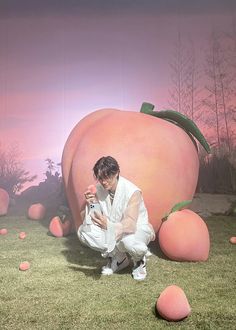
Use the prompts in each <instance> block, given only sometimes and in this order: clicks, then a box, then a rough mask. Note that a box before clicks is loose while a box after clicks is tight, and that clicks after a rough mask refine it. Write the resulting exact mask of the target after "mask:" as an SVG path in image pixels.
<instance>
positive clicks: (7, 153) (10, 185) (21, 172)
mask: <svg viewBox="0 0 236 330" xmlns="http://www.w3.org/2000/svg"><path fill="white" fill-rule="evenodd" d="M36 177H37V175H30V173H29V171H26V170H25V169H24V167H23V164H22V162H21V161H20V151H19V147H18V145H17V144H13V145H11V146H8V147H5V148H4V147H3V146H2V144H1V143H0V187H1V188H4V189H5V190H6V191H7V192H8V193H9V195H10V196H14V195H15V194H16V192H18V191H19V190H21V188H22V187H23V185H24V184H25V183H26V182H32V181H34V180H35V179H36Z"/></svg>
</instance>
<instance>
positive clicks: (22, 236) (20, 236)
mask: <svg viewBox="0 0 236 330" xmlns="http://www.w3.org/2000/svg"><path fill="white" fill-rule="evenodd" d="M19 238H20V239H25V238H26V233H25V232H24V231H21V232H20V233H19Z"/></svg>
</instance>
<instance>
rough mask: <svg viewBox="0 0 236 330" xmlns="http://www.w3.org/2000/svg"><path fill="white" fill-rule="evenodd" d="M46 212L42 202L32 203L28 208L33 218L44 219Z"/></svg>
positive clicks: (29, 214) (30, 217)
mask: <svg viewBox="0 0 236 330" xmlns="http://www.w3.org/2000/svg"><path fill="white" fill-rule="evenodd" d="M45 214H46V209H45V206H44V205H43V204H41V203H35V204H32V205H31V206H30V207H29V209H28V218H29V219H31V220H42V219H43V218H44V217H45Z"/></svg>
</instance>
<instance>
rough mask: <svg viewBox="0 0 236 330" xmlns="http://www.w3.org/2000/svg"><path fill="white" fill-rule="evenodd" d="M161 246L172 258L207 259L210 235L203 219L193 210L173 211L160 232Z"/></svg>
mask: <svg viewBox="0 0 236 330" xmlns="http://www.w3.org/2000/svg"><path fill="white" fill-rule="evenodd" d="M158 238H159V244H160V248H161V250H162V251H163V253H164V254H165V255H166V256H167V257H168V258H170V259H171V260H176V261H206V260H207V259H208V256H209V250H210V237H209V231H208V228H207V225H206V224H205V222H204V221H203V219H202V218H201V217H200V216H199V215H198V214H196V213H195V212H193V211H191V210H182V211H176V212H173V213H171V214H170V215H169V216H168V218H167V220H166V221H164V222H163V224H162V225H161V228H160V230H159V233H158Z"/></svg>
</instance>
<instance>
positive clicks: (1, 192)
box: [0, 188, 10, 215]
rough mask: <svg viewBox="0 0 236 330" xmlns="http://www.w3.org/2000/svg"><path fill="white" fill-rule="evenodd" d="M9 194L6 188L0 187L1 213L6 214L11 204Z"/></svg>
mask: <svg viewBox="0 0 236 330" xmlns="http://www.w3.org/2000/svg"><path fill="white" fill-rule="evenodd" d="M9 200H10V198H9V195H8V192H7V191H6V190H5V189H2V188H0V215H6V214H7V211H8V206H9Z"/></svg>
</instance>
